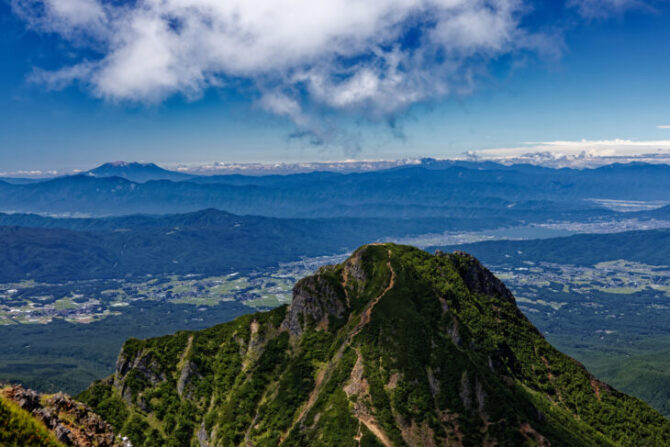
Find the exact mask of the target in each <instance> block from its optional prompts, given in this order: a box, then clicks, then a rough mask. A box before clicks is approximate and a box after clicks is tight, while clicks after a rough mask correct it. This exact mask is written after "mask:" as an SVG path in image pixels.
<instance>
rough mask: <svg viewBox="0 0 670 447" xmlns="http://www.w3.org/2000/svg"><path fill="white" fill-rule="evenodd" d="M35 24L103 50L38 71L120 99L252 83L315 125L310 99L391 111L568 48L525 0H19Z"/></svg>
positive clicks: (270, 100)
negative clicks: (541, 26)
mask: <svg viewBox="0 0 670 447" xmlns="http://www.w3.org/2000/svg"><path fill="white" fill-rule="evenodd" d="M13 8H14V11H15V12H16V13H17V14H19V15H20V16H21V17H23V18H24V19H25V21H26V22H27V23H28V25H29V26H30V27H31V28H32V29H34V30H37V31H42V32H49V33H56V34H57V35H59V36H61V37H63V38H64V39H66V40H67V41H69V42H70V43H71V44H72V45H73V47H82V46H90V47H93V48H94V49H95V50H96V51H97V52H99V53H100V57H99V58H98V59H97V60H86V61H82V62H80V63H78V64H75V65H73V66H69V67H63V68H62V69H60V70H56V71H41V70H36V71H35V73H33V75H32V79H33V80H36V81H40V82H45V83H46V84H48V85H49V86H51V87H52V88H58V87H62V86H64V85H67V84H68V83H71V82H79V83H81V84H83V85H85V86H87V88H89V89H90V91H91V92H92V93H93V94H94V95H95V96H97V97H100V98H104V99H107V100H112V101H133V102H158V101H161V100H163V99H165V98H166V97H169V96H170V95H174V94H183V95H186V96H187V97H189V98H197V97H198V96H199V95H200V94H201V93H202V92H203V90H205V89H207V88H209V87H211V86H213V85H216V86H222V85H235V83H237V82H240V81H241V82H243V83H247V84H251V85H253V86H254V88H255V89H256V94H257V97H258V98H260V99H259V101H258V104H259V105H260V106H262V107H264V108H265V109H266V110H268V111H271V112H273V113H277V114H280V115H284V116H288V117H290V118H291V119H292V120H294V122H295V123H296V124H297V125H298V126H299V127H302V128H308V127H309V126H310V125H312V124H313V121H314V120H312V119H310V118H309V116H308V114H307V113H306V112H305V106H306V104H310V105H315V106H317V107H322V108H325V109H329V110H355V111H364V113H365V114H366V116H368V117H374V118H384V117H388V116H390V115H393V114H394V113H397V112H398V111H401V110H403V109H406V108H407V107H408V106H410V105H411V104H414V103H416V102H418V101H426V100H433V99H436V98H441V97H444V96H446V95H448V94H450V93H453V92H458V91H467V90H468V89H470V88H471V84H472V79H473V73H475V72H477V70H479V69H481V66H482V65H485V64H486V62H488V61H490V60H491V59H493V58H496V57H499V56H502V55H507V54H513V53H519V52H534V53H537V52H540V53H547V54H551V53H552V52H555V51H556V48H557V47H558V46H560V45H558V44H557V42H556V41H554V40H552V38H551V37H550V36H546V35H543V34H540V33H537V32H534V31H531V30H528V29H525V28H524V27H523V26H522V19H523V16H524V14H525V13H527V12H528V10H529V9H528V5H527V4H526V3H525V1H524V0H374V1H373V0H369V1H361V0H321V1H318V2H315V1H312V0H226V1H221V0H136V1H134V2H130V3H124V2H117V1H114V0H13Z"/></svg>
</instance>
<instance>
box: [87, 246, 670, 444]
mask: <svg viewBox="0 0 670 447" xmlns="http://www.w3.org/2000/svg"><path fill="white" fill-rule="evenodd" d="M80 397H81V398H82V399H83V400H84V401H85V402H89V403H90V404H91V405H92V406H93V407H94V409H95V410H96V411H99V412H101V413H105V412H110V411H112V409H113V413H112V414H111V416H112V417H115V418H116V420H117V425H120V426H122V427H123V426H127V425H128V422H127V421H126V420H119V418H118V414H119V410H118V409H119V408H125V409H126V412H125V413H123V414H127V415H131V414H132V418H135V419H136V422H135V423H134V426H135V427H144V428H142V429H140V430H139V432H137V431H136V432H135V433H134V434H133V435H132V437H131V439H132V440H133V444H134V445H136V446H142V445H156V444H157V445H162V444H164V443H165V439H166V437H167V439H171V440H176V443H177V444H180V445H191V444H193V443H198V442H199V443H200V445H286V446H299V445H323V446H340V445H352V446H354V445H384V446H392V445H398V446H400V445H409V446H423V445H451V444H455V445H465V446H478V445H515V446H516V445H542V446H548V445H550V444H551V445H570V446H591V445H593V446H596V445H598V446H615V445H618V446H638V445H649V446H652V445H657V446H662V445H665V444H664V443H665V442H666V441H665V440H667V439H670V421H668V420H667V419H665V418H664V417H663V416H662V415H660V414H659V413H657V412H656V411H654V410H652V409H651V408H650V407H648V406H647V405H646V404H644V403H643V402H641V401H639V400H637V399H634V398H631V397H628V396H626V395H624V394H622V393H620V392H618V391H616V390H614V389H612V388H611V387H609V386H607V385H606V384H604V383H602V382H600V381H598V380H597V379H595V378H594V377H593V376H592V375H591V374H589V373H588V371H586V370H585V369H584V367H583V366H581V365H580V364H579V363H578V362H576V361H574V360H573V359H571V358H569V357H568V356H566V355H564V354H562V353H561V352H559V351H558V350H556V349H555V348H554V347H552V346H551V345H550V344H549V343H548V342H547V341H546V340H545V339H544V338H543V337H542V336H541V335H540V334H539V332H538V331H537V329H535V327H534V326H533V325H532V324H531V323H530V322H529V321H528V320H527V319H526V318H525V317H524V315H523V314H522V313H521V312H520V310H519V309H518V308H517V306H516V304H515V302H514V299H513V297H512V295H511V293H510V292H509V291H508V290H507V288H506V287H505V286H504V284H502V282H500V281H499V280H497V279H496V278H495V276H493V275H492V274H491V272H489V271H488V270H487V269H486V268H485V267H484V266H482V265H481V264H480V263H479V262H478V261H477V260H476V259H475V258H473V257H471V256H470V255H467V254H465V253H460V252H457V253H453V254H443V253H438V254H437V255H431V254H429V253H427V252H425V251H422V250H419V249H416V248H412V247H407V246H400V245H395V244H372V245H366V246H363V247H361V248H360V249H358V250H356V251H355V252H354V253H353V254H352V255H351V257H349V258H348V259H347V260H346V261H345V262H343V263H341V264H338V265H331V266H325V267H322V268H320V269H319V270H318V271H317V272H316V273H315V274H314V275H312V276H309V277H307V278H304V279H302V280H301V281H299V282H298V283H297V284H296V286H295V288H294V294H293V302H292V304H291V305H290V306H289V307H285V306H282V307H279V308H277V309H274V310H272V311H269V312H261V313H256V314H254V315H246V316H243V317H240V318H238V319H236V320H234V321H232V322H229V323H224V324H221V325H219V326H215V327H213V328H210V329H207V330H204V331H199V332H178V333H176V334H174V335H173V336H167V337H161V338H156V339H150V340H145V341H140V340H129V341H128V342H126V344H125V345H124V347H123V349H122V352H121V354H120V355H119V362H118V363H117V370H116V373H115V375H114V376H113V377H110V378H109V379H107V380H105V381H102V382H97V383H95V384H94V385H92V387H91V388H90V389H89V390H88V391H86V392H85V393H83V394H82V395H81V396H80ZM184 408H186V409H187V410H188V411H186V410H184ZM102 415H103V417H104V416H105V414H102ZM128 417H129V418H130V417H131V416H128ZM640 421H644V423H643V424H641V423H639V422H640ZM124 434H125V433H124ZM129 436H130V435H129Z"/></svg>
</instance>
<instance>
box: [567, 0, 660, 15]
mask: <svg viewBox="0 0 670 447" xmlns="http://www.w3.org/2000/svg"><path fill="white" fill-rule="evenodd" d="M568 4H569V5H571V6H573V7H575V8H576V9H577V11H578V12H579V14H581V15H582V16H583V17H586V18H588V19H603V18H606V17H609V16H610V15H618V14H622V13H624V12H626V11H628V10H630V9H639V8H645V9H646V8H648V4H647V1H646V0H570V1H569V2H568Z"/></svg>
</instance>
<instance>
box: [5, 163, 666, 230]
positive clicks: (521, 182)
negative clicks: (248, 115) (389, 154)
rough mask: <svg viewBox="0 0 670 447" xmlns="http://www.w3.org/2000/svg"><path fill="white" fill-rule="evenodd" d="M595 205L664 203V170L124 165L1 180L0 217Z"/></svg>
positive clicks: (354, 213) (363, 213)
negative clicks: (247, 170) (261, 170)
mask: <svg viewBox="0 0 670 447" xmlns="http://www.w3.org/2000/svg"><path fill="white" fill-rule="evenodd" d="M126 177H127V178H126ZM129 178H130V180H129ZM133 179H134V180H133ZM594 198H595V199H610V200H620V201H629V200H636V201H651V200H653V201H660V202H664V201H667V202H670V166H666V165H646V164H628V165H610V166H605V167H601V168H598V169H592V170H572V169H549V168H542V167H537V166H530V165H514V166H503V165H499V164H495V163H490V162H483V163H469V162H458V163H457V162H438V161H430V160H426V161H424V162H422V163H421V164H420V165H417V166H403V167H398V168H394V169H388V170H381V171H373V172H365V173H351V174H341V173H333V172H312V173H307V174H294V175H285V176H278V175H273V176H261V177H254V176H241V175H226V176H190V175H186V174H182V173H178V172H172V171H166V170H164V169H161V168H159V167H158V166H156V165H153V164H134V163H130V164H129V163H123V164H106V165H103V166H101V167H99V168H96V169H94V170H91V171H88V172H86V173H83V174H80V175H75V176H66V177H59V178H54V179H49V180H43V181H37V182H29V183H21V184H17V183H8V182H4V181H0V211H4V212H22V213H40V214H53V215H89V216H109V215H124V214H135V213H152V214H163V213H184V212H192V211H197V210H201V209H205V208H217V209H220V210H225V211H227V212H231V213H234V214H241V215H245V214H253V215H264V216H272V217H310V218H312V217H324V218H325V217H366V218H367V217H380V218H381V217H383V218H421V217H448V218H455V219H460V218H463V219H486V220H488V221H490V223H492V224H493V225H494V226H495V227H498V226H500V225H501V224H502V225H508V224H513V223H519V222H538V221H546V220H548V219H553V220H580V219H587V218H591V217H594V216H607V215H608V213H609V210H605V209H603V208H601V207H600V205H598V204H597V203H595V202H593V201H591V200H590V199H594ZM498 219H500V220H501V221H500V222H496V220H498Z"/></svg>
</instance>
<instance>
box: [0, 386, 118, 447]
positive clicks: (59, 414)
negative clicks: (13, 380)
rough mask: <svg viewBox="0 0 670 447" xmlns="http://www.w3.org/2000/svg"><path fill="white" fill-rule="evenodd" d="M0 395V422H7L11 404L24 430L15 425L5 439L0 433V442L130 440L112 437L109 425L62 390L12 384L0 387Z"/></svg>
mask: <svg viewBox="0 0 670 447" xmlns="http://www.w3.org/2000/svg"><path fill="white" fill-rule="evenodd" d="M0 398H2V399H4V401H3V403H2V404H3V405H4V406H5V407H4V408H3V409H4V410H7V411H6V412H5V411H0V425H3V426H9V425H10V416H11V412H12V411H11V410H12V408H11V407H14V408H13V410H14V413H15V414H17V413H18V412H20V414H22V415H23V419H24V421H23V424H24V425H23V426H24V429H25V431H26V432H28V433H21V432H20V431H21V430H20V429H19V427H15V428H14V429H13V430H14V432H13V433H11V434H10V433H8V434H7V437H6V438H4V437H2V436H0V445H3V446H4V445H7V446H11V445H16V446H21V445H24V446H28V445H30V446H40V445H45V446H76V447H124V446H128V447H130V442H124V440H123V439H122V438H121V437H118V436H116V435H115V434H114V431H113V428H112V426H111V425H109V424H108V423H107V422H105V421H104V420H102V418H101V417H100V416H98V415H97V414H95V413H94V412H93V411H92V410H91V409H90V408H89V407H88V406H87V405H84V404H82V403H81V402H77V401H75V400H74V399H72V398H70V397H69V396H67V395H65V394H63V393H57V394H52V395H44V394H39V393H37V392H35V391H33V390H28V389H25V388H23V387H21V386H19V385H14V386H7V387H5V388H3V389H2V390H0ZM5 419H6V420H5ZM14 419H19V417H16V416H15V417H14ZM40 432H43V433H40ZM24 434H25V435H27V436H24Z"/></svg>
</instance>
